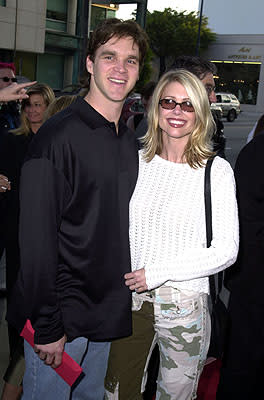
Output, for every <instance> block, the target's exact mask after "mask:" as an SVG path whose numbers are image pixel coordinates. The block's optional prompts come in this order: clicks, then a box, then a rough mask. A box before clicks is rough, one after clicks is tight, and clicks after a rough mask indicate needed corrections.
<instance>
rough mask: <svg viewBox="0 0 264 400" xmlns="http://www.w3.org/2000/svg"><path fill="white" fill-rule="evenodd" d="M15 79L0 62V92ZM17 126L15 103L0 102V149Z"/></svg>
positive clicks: (1, 181) (0, 242)
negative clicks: (6, 136) (6, 137)
mask: <svg viewBox="0 0 264 400" xmlns="http://www.w3.org/2000/svg"><path fill="white" fill-rule="evenodd" d="M16 81H17V79H16V77H15V65H14V64H13V63H5V62H0V90H3V89H6V88H7V87H8V86H10V85H12V84H14V82H16ZM18 126H19V107H18V104H17V102H16V101H8V102H6V101H3V100H1V102H0V147H1V141H2V138H3V137H4V136H5V135H7V134H8V131H9V129H13V128H17V127H18ZM6 185H8V183H6V181H5V178H3V177H2V176H0V190H1V187H5V186H6ZM3 252H4V238H3V237H1V236H0V258H2V256H3Z"/></svg>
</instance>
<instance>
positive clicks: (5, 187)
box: [0, 175, 11, 193]
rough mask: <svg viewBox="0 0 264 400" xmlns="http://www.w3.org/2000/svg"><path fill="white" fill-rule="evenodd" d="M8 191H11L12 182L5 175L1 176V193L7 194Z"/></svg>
mask: <svg viewBox="0 0 264 400" xmlns="http://www.w3.org/2000/svg"><path fill="white" fill-rule="evenodd" d="M7 190H11V185H10V182H9V180H8V178H7V177H6V176H5V175H0V192H2V193H5V192H6V191H7Z"/></svg>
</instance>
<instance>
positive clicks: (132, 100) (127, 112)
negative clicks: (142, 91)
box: [121, 95, 144, 123]
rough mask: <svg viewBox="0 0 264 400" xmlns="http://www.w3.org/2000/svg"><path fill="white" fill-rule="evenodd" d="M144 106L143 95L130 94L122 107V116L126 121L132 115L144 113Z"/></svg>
mask: <svg viewBox="0 0 264 400" xmlns="http://www.w3.org/2000/svg"><path fill="white" fill-rule="evenodd" d="M143 113H144V106H143V104H142V101H141V96H140V95H136V96H129V97H128V98H127V99H126V101H125V103H124V105H123V108H122V112H121V118H122V119H123V121H124V122H125V123H126V122H127V120H128V118H129V117H130V116H131V115H136V114H143Z"/></svg>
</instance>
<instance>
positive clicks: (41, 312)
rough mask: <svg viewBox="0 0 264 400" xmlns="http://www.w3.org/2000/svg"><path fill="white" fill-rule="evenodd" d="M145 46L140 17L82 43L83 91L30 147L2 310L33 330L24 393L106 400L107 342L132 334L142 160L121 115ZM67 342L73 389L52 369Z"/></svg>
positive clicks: (101, 29) (114, 23)
mask: <svg viewBox="0 0 264 400" xmlns="http://www.w3.org/2000/svg"><path fill="white" fill-rule="evenodd" d="M146 50H147V40H146V35H145V33H144V31H143V30H142V29H141V28H140V27H139V26H138V25H137V24H136V22H134V21H124V22H121V21H120V20H118V19H108V20H105V21H103V22H102V23H101V24H100V26H98V28H97V29H96V30H95V31H94V32H93V34H92V37H91V39H90V42H89V45H88V52H87V54H88V56H87V60H86V67H87V71H88V81H89V91H88V94H87V95H86V97H85V98H84V99H83V98H81V97H79V98H77V100H76V101H75V102H74V103H73V104H72V105H71V106H70V107H68V108H67V109H65V110H64V111H62V112H60V113H58V114H56V115H55V116H54V117H52V118H51V119H49V120H48V121H47V122H46V123H45V124H44V125H43V126H42V127H41V128H40V130H39V132H38V135H36V137H34V139H33V140H32V143H31V145H30V148H29V153H28V155H27V158H26V160H25V163H24V166H23V168H22V176H21V192H20V197H21V204H20V206H21V213H20V251H21V272H20V275H19V279H18V282H17V288H16V290H17V292H16V297H15V296H13V297H15V299H16V301H15V302H14V304H13V305H12V307H11V308H10V310H9V312H8V321H9V322H10V323H12V324H14V325H15V326H16V327H17V328H18V329H21V328H22V326H23V325H24V323H25V320H26V319H29V320H30V321H31V323H32V326H33V328H34V330H35V334H34V343H35V346H34V351H33V349H32V348H31V347H30V346H29V345H28V344H27V343H26V342H25V359H26V372H25V377H24V382H23V399H29V398H30V399H32V398H36V399H38V400H42V399H49V400H50V399H51V400H52V399H54V400H55V399H56V400H57V399H60V400H64V399H65V400H66V399H69V398H71V399H72V400H76V399H83V398H85V399H87V400H102V399H103V396H104V388H103V381H104V375H105V370H106V364H107V359H108V352H109V346H110V341H111V340H112V339H115V338H118V337H122V336H128V335H130V334H131V328H132V327H131V297H130V293H129V289H128V288H127V287H126V286H125V284H124V274H125V273H126V272H127V271H129V270H130V253H129V240H128V205H129V200H130V197H131V195H132V192H133V189H134V186H135V183H136V179H137V168H138V161H137V146H136V142H135V138H134V135H133V133H132V132H130V131H129V130H128V129H127V127H126V125H125V124H123V123H122V122H121V121H120V120H119V118H120V114H121V110H122V106H123V103H124V101H125V98H126V96H127V94H128V93H129V92H130V91H131V90H132V89H133V87H134V85H135V83H136V81H137V79H138V76H139V66H140V65H142V63H143V59H144V55H145V53H146ZM64 349H65V351H66V352H67V353H68V354H70V355H71V356H72V357H73V358H74V359H75V360H76V361H77V362H78V363H79V364H81V366H82V368H83V371H84V377H83V379H82V380H81V381H80V382H79V383H78V385H76V387H75V388H74V389H73V390H72V391H71V390H70V387H69V386H68V385H67V384H66V383H64V382H63V381H62V380H61V378H60V377H59V376H58V375H57V374H55V373H54V371H53V369H52V368H51V367H53V368H56V367H58V366H59V365H60V364H61V360H62V354H63V350H64ZM47 366H51V367H47ZM32 371H34V373H33V372H32ZM70 396H72V397H70Z"/></svg>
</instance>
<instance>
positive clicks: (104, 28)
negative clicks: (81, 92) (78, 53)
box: [81, 18, 148, 88]
mask: <svg viewBox="0 0 264 400" xmlns="http://www.w3.org/2000/svg"><path fill="white" fill-rule="evenodd" d="M112 37H116V38H118V39H121V38H125V37H131V38H132V39H133V40H134V43H136V44H137V45H138V48H139V65H140V68H142V67H143V64H144V58H145V55H146V52H147V50H148V37H147V34H146V32H145V31H144V30H143V29H142V28H141V27H140V25H138V24H137V23H136V22H135V21H133V20H127V21H122V20H120V19H118V18H108V19H105V20H103V21H102V22H101V23H100V24H99V25H97V27H96V29H95V30H94V31H93V32H92V34H91V37H90V39H89V43H88V46H87V52H86V57H87V56H89V57H90V59H91V61H94V60H95V54H96V50H97V49H98V48H99V47H100V46H102V45H103V44H105V43H107V42H108V41H109V40H110V39H111V38H112ZM90 77H91V76H90V74H89V72H87V71H86V72H85V73H84V76H83V78H82V80H81V83H82V84H83V86H84V87H87V88H89V86H90Z"/></svg>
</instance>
